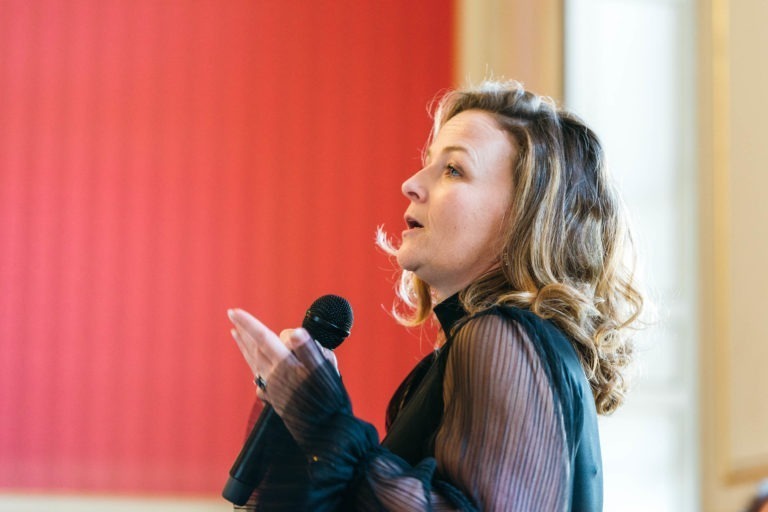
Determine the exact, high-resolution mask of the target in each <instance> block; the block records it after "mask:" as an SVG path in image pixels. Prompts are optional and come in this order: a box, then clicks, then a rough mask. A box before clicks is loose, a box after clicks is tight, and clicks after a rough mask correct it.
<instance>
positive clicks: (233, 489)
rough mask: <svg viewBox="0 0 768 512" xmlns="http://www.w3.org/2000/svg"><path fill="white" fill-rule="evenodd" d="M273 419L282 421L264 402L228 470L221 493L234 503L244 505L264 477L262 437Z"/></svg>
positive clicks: (265, 434)
mask: <svg viewBox="0 0 768 512" xmlns="http://www.w3.org/2000/svg"><path fill="white" fill-rule="evenodd" d="M275 421H277V422H280V423H282V420H281V419H280V417H279V416H278V415H277V414H275V410H274V409H273V408H272V406H271V405H269V404H264V409H262V411H261V414H260V415H259V419H258V420H256V424H255V425H254V426H253V430H251V433H250V435H248V440H247V441H246V442H245V445H243V449H242V450H240V455H238V456H237V459H235V463H234V464H232V468H231V469H230V470H229V478H228V479H227V484H226V485H225V486H224V490H223V491H222V493H221V495H222V496H223V497H224V498H225V499H226V500H228V501H230V502H232V503H234V504H235V505H239V506H242V505H245V504H246V503H247V502H248V498H250V497H251V494H253V490H254V489H256V487H258V486H259V483H261V480H262V479H263V478H264V473H265V472H266V470H267V467H268V466H269V464H268V463H267V460H266V459H267V452H268V451H269V450H264V445H263V443H264V437H266V436H267V431H268V426H269V424H270V423H272V422H275Z"/></svg>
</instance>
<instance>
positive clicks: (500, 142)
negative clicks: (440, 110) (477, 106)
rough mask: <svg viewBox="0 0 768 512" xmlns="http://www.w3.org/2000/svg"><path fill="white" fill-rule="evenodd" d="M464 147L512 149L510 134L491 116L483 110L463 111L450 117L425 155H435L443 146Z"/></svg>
mask: <svg viewBox="0 0 768 512" xmlns="http://www.w3.org/2000/svg"><path fill="white" fill-rule="evenodd" d="M456 146H459V147H463V148H466V149H468V150H473V151H479V152H486V151H492V152H502V153H505V154H507V155H508V154H509V153H510V152H512V151H514V149H513V144H512V138H511V136H510V135H509V134H508V133H507V132H506V131H505V130H504V129H502V128H501V127H500V126H499V124H498V122H497V121H496V119H494V117H493V115H491V114H490V113H488V112H485V111H482V110H465V111H463V112H460V113H458V114H456V115H455V116H453V117H452V118H450V119H449V120H448V121H446V123H445V124H444V125H443V126H442V127H441V128H440V130H439V131H438V132H437V135H436V137H435V138H434V140H433V141H432V145H431V146H430V147H429V148H428V150H427V156H435V155H436V154H437V153H439V152H441V151H442V150H443V149H444V148H446V147H456Z"/></svg>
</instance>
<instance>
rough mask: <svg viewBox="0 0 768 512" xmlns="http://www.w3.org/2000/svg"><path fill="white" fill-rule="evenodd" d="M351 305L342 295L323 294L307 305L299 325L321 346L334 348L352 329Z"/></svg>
mask: <svg viewBox="0 0 768 512" xmlns="http://www.w3.org/2000/svg"><path fill="white" fill-rule="evenodd" d="M353 321H354V317H353V315H352V306H350V305H349V301H347V299H345V298H344V297H339V296H338V295H323V296H322V297H320V298H318V299H317V300H315V302H313V303H312V305H310V306H309V309H308V310H307V313H306V315H305V316H304V321H303V322H302V324H301V326H302V327H303V328H305V329H306V330H307V331H308V332H309V334H310V335H311V336H312V338H313V339H315V340H317V341H318V342H320V344H321V345H322V346H324V347H325V348H329V349H334V348H336V347H338V346H339V345H341V342H342V341H344V339H345V338H346V337H347V336H349V331H350V330H351V329H352V322H353Z"/></svg>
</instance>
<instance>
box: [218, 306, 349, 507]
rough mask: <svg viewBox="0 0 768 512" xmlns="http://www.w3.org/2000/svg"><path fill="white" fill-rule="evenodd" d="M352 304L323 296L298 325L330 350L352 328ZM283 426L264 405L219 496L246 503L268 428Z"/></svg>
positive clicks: (260, 470) (258, 476)
mask: <svg viewBox="0 0 768 512" xmlns="http://www.w3.org/2000/svg"><path fill="white" fill-rule="evenodd" d="M352 321H353V316H352V307H351V306H350V305H349V302H348V301H347V299H345V298H343V297H339V296H338V295H323V296H322V297H320V298H318V299H317V300H315V302H313V303H312V305H310V306H309V309H308V310H307V312H306V314H305V315H304V321H303V322H302V323H301V326H302V327H303V328H304V329H306V330H307V332H309V335H310V336H311V337H312V339H314V340H316V341H317V342H318V343H320V345H322V346H323V347H325V348H327V349H330V350H333V349H335V348H336V347H338V346H339V345H341V342H342V341H344V339H345V338H346V337H347V336H349V331H350V329H352ZM279 427H282V428H283V429H285V426H284V425H282V420H281V419H280V417H279V416H278V415H277V414H276V413H275V410H274V409H273V408H272V406H271V405H270V404H265V405H264V409H262V411H261V415H260V416H259V419H258V420H257V421H256V424H255V425H254V426H253V430H251V433H250V435H249V436H248V439H247V440H246V441H245V445H243V449H242V450H240V454H239V455H238V456H237V459H235V463H234V464H232V468H231V469H230V470H229V478H228V479H227V483H226V485H225V486H224V490H223V491H222V492H221V495H222V496H223V497H224V499H226V500H227V501H229V502H232V503H234V504H235V505H239V506H242V505H245V504H246V503H247V502H248V498H250V497H251V494H253V491H254V490H255V489H256V487H258V486H259V483H261V480H262V479H263V478H264V474H265V473H266V470H267V467H268V466H269V464H268V461H267V454H266V453H265V451H266V450H264V447H265V446H267V445H268V444H269V443H268V438H269V437H270V436H269V431H270V430H274V429H275V428H279Z"/></svg>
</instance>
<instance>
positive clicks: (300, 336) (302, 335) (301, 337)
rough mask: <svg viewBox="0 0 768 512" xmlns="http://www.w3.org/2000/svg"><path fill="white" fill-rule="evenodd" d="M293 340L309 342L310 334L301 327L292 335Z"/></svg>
mask: <svg viewBox="0 0 768 512" xmlns="http://www.w3.org/2000/svg"><path fill="white" fill-rule="evenodd" d="M291 338H293V339H294V341H307V340H308V339H309V333H308V332H307V330H306V329H304V328H303V327H299V328H298V329H296V330H295V331H293V332H292V333H291Z"/></svg>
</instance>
